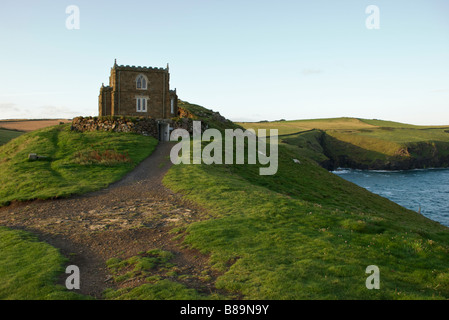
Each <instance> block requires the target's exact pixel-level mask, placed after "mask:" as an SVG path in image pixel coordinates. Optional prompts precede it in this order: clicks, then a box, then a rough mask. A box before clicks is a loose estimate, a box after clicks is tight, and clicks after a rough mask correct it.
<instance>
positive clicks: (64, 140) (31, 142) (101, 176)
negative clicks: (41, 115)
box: [0, 125, 157, 205]
mask: <svg viewBox="0 0 449 320" xmlns="http://www.w3.org/2000/svg"><path fill="white" fill-rule="evenodd" d="M156 144H157V141H156V140H155V139H153V138H151V137H144V136H140V135H135V134H118V133H111V132H85V133H79V132H72V131H70V126H69V125H60V126H54V127H49V128H45V129H40V130H36V131H33V132H30V133H27V134H24V135H22V136H20V137H18V138H16V139H14V140H12V141H10V142H9V143H7V144H6V145H4V146H1V147H0V159H1V160H0V205H5V204H7V203H8V202H10V201H13V200H30V199H47V198H53V197H64V196H69V195H71V194H78V193H84V192H88V191H93V190H98V189H101V188H104V187H106V186H107V185H109V184H110V183H112V182H114V181H116V180H118V179H120V178H121V177H122V176H123V175H124V174H125V173H126V172H128V171H129V170H131V169H132V168H133V167H134V166H135V165H136V164H137V163H139V162H140V161H141V160H143V159H144V158H145V157H147V156H148V155H149V154H151V152H152V151H153V150H154V148H155V146H156ZM106 150H113V151H108V152H109V153H106ZM29 153H37V154H38V155H42V156H46V157H48V158H47V159H44V160H39V161H29V160H28V154H29ZM108 155H109V158H108ZM114 157H115V158H114ZM124 160H131V161H130V162H126V161H124Z"/></svg>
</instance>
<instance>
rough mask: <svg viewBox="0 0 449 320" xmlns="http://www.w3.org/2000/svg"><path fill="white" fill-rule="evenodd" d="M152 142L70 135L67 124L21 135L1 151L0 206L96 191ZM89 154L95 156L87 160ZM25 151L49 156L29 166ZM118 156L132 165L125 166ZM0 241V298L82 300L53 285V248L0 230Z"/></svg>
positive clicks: (56, 257)
mask: <svg viewBox="0 0 449 320" xmlns="http://www.w3.org/2000/svg"><path fill="white" fill-rule="evenodd" d="M156 144H157V141H156V140H155V139H153V138H151V137H144V136H140V135H134V134H117V133H108V132H86V133H79V132H72V131H70V128H69V125H63V126H54V127H49V128H45V129H40V130H36V131H33V132H30V133H27V134H24V135H22V136H20V137H18V138H16V139H14V140H12V141H10V142H9V143H7V144H6V145H4V146H2V147H0V159H1V160H0V184H1V187H0V204H3V205H4V204H7V203H8V202H9V201H13V200H29V199H35V198H41V199H45V198H53V197H61V196H68V195H70V194H74V193H83V192H87V191H92V190H96V189H100V188H102V187H105V186H107V185H108V184H110V183H112V182H114V181H116V180H118V179H119V178H120V177H122V176H123V175H124V174H125V173H126V172H128V171H129V170H131V169H132V168H133V167H134V166H135V165H136V164H137V163H139V162H140V161H141V160H143V159H144V158H145V157H147V156H148V155H149V154H151V152H152V151H153V150H154V148H155V146H156ZM105 150H114V152H111V153H110V154H112V155H113V156H115V158H114V157H113V158H108V157H106V158H105V153H102V152H103V151H105ZM92 152H94V155H96V156H97V157H93V158H91V157H92V155H91V153H92ZM29 153H38V154H39V155H43V156H47V157H48V158H47V159H45V160H40V161H36V162H30V161H28V160H27V157H28V154H29ZM98 155H100V157H98ZM117 155H119V156H117ZM120 155H127V156H128V158H129V159H131V160H132V161H131V162H127V161H125V162H124V161H123V159H125V158H124V157H121V156H120ZM97 160H99V161H97ZM0 239H1V241H0V246H1V250H0V261H2V263H1V264H0V299H39V300H41V299H58V300H59V299H79V298H82V297H80V296H79V295H76V294H72V293H70V292H68V291H67V290H65V288H62V287H59V286H55V285H54V282H55V277H56V276H57V275H58V274H59V273H61V272H62V270H61V265H62V264H63V263H65V262H66V261H65V259H64V258H63V257H62V256H61V255H60V254H59V252H58V251H57V250H56V249H55V248H53V247H51V246H49V245H47V244H45V243H43V242H38V241H37V239H36V238H35V237H34V236H32V235H30V234H29V233H26V232H22V231H14V230H10V229H7V228H2V227H0Z"/></svg>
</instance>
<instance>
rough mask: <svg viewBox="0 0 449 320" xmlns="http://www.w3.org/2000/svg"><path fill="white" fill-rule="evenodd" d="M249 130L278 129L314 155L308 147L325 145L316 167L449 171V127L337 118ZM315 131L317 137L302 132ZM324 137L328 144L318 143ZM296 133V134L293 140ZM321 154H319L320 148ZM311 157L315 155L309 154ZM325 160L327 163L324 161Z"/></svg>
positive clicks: (283, 136)
mask: <svg viewBox="0 0 449 320" xmlns="http://www.w3.org/2000/svg"><path fill="white" fill-rule="evenodd" d="M240 125H242V126H243V127H246V128H249V127H251V128H257V129H264V128H265V129H269V128H274V127H279V129H280V130H279V134H280V135H281V139H282V140H283V141H284V142H286V143H289V144H292V145H295V146H298V147H300V150H301V152H303V153H304V152H305V153H307V152H309V151H310V150H309V149H310V148H304V145H305V144H308V145H310V144H315V143H316V142H318V143H319V144H321V147H322V148H321V150H320V151H317V150H314V153H315V154H314V156H313V158H314V159H315V160H317V161H320V160H321V163H322V162H323V161H326V160H327V162H329V163H330V162H332V163H333V164H334V165H335V166H350V167H357V168H371V169H381V168H389V169H408V168H410V169H411V168H425V167H429V166H438V167H446V166H449V130H448V127H444V126H415V125H409V124H402V123H397V122H392V121H382V120H365V119H356V118H335V119H317V120H297V121H281V122H262V123H241V124H240ZM310 129H313V130H315V131H316V134H315V135H310V134H309V135H308V136H305V135H304V134H302V133H301V132H302V131H306V130H310ZM320 132H325V136H324V138H322V139H321V140H320V141H317V139H316V138H317V136H318V135H320ZM294 133H296V134H294ZM315 149H316V148H315ZM309 153H310V152H309ZM323 159H324V160H323Z"/></svg>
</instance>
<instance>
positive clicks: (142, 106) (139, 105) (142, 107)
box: [136, 97, 148, 112]
mask: <svg viewBox="0 0 449 320" xmlns="http://www.w3.org/2000/svg"><path fill="white" fill-rule="evenodd" d="M147 105H148V97H136V111H137V112H147Z"/></svg>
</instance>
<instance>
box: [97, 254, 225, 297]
mask: <svg viewBox="0 0 449 320" xmlns="http://www.w3.org/2000/svg"><path fill="white" fill-rule="evenodd" d="M173 258H174V255H173V254H172V253H171V252H168V251H164V250H160V249H153V250H149V251H147V252H141V253H139V254H138V255H136V256H132V257H130V258H127V259H119V258H111V259H109V260H108V261H107V266H108V269H109V272H110V273H111V274H112V275H113V279H114V282H115V283H116V284H119V285H120V284H123V283H126V282H127V281H139V282H144V284H142V285H140V286H138V287H136V288H126V287H125V288H122V289H118V290H114V289H107V290H106V292H105V293H104V295H105V298H106V299H113V300H130V299H131V300H205V299H207V300H211V299H220V298H222V297H220V296H218V295H216V294H201V293H199V292H198V291H197V290H196V289H193V288H188V287H187V286H186V285H185V284H183V283H181V282H182V279H192V278H194V276H193V275H188V274H182V271H181V270H180V269H179V268H178V267H177V266H176V264H175V263H173V262H172V260H173Z"/></svg>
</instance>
